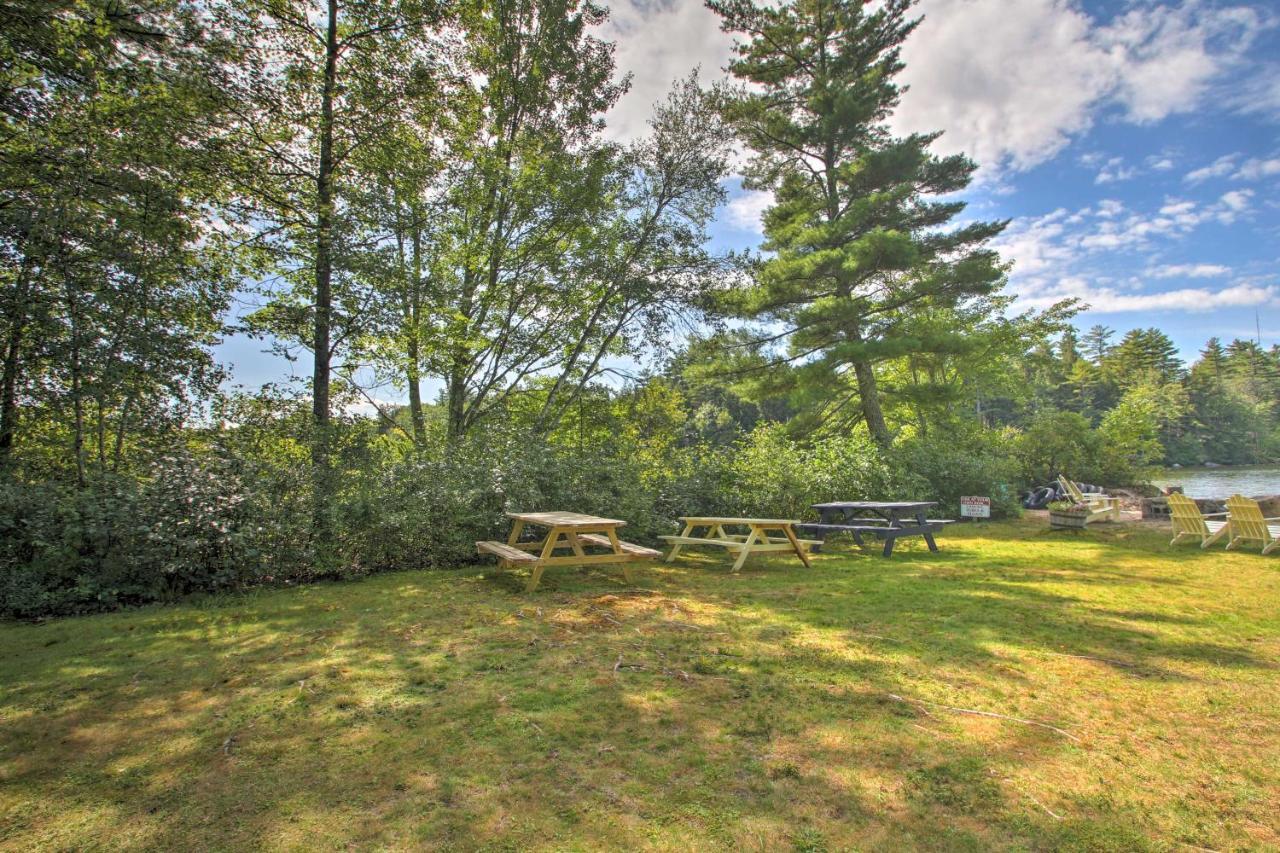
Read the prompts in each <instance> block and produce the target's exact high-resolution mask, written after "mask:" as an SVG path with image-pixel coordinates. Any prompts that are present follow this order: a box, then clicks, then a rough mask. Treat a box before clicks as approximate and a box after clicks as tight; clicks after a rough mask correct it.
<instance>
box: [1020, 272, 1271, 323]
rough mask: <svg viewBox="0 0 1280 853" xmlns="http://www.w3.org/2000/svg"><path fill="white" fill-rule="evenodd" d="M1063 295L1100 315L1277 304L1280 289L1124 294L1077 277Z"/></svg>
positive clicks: (1044, 302) (1045, 300)
mask: <svg viewBox="0 0 1280 853" xmlns="http://www.w3.org/2000/svg"><path fill="white" fill-rule="evenodd" d="M1067 284H1068V286H1067V287H1066V288H1064V295H1069V296H1075V297H1077V298H1079V299H1081V300H1082V301H1084V302H1086V303H1088V305H1089V308H1090V309H1091V310H1093V311H1097V312H1100V313H1103V314H1123V313H1132V312H1136V311H1189V312H1201V311H1212V310H1215V309H1218V308H1240V307H1249V306H1260V305H1276V304H1280V288H1277V287H1276V286H1274V285H1270V286H1266V287H1262V286H1259V285H1256V284H1236V285H1232V286H1231V287H1224V288H1222V289H1220V290H1209V289H1208V288H1203V287H1185V288H1180V289H1178V290H1166V291H1162V292H1160V293H1125V292H1122V291H1120V290H1117V289H1116V288H1114V287H1110V286H1107V285H1101V286H1091V285H1089V284H1088V283H1086V282H1083V281H1081V280H1078V279H1072V280H1071V281H1069V282H1068V283H1067ZM1056 301H1058V297H1055V296H1038V297H1031V298H1029V299H1025V300H1022V302H1023V304H1025V305H1027V306H1028V307H1032V308H1036V307H1039V308H1046V307H1048V306H1049V305H1052V304H1053V303H1054V302H1056Z"/></svg>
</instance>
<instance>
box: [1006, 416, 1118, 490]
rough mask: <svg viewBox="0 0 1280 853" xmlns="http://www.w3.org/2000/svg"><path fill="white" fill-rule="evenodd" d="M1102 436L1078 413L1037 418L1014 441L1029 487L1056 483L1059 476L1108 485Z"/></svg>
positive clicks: (1023, 474) (1016, 453)
mask: <svg viewBox="0 0 1280 853" xmlns="http://www.w3.org/2000/svg"><path fill="white" fill-rule="evenodd" d="M1102 443H1103V442H1102V436H1100V435H1099V434H1098V432H1097V431H1096V430H1095V429H1094V428H1093V427H1092V426H1091V425H1090V423H1089V421H1088V419H1087V418H1085V417H1084V416H1083V415H1080V414H1077V413H1076V412H1057V411H1048V412H1042V413H1041V414H1039V415H1036V416H1035V417H1034V418H1033V419H1032V420H1031V422H1030V423H1029V424H1028V425H1027V427H1026V429H1025V430H1024V431H1022V432H1021V433H1020V434H1019V435H1018V436H1017V438H1016V439H1015V440H1014V442H1013V451H1014V458H1015V459H1016V460H1017V462H1018V465H1019V468H1020V469H1021V473H1022V481H1023V482H1024V483H1027V484H1029V485H1045V484H1048V483H1052V482H1054V480H1055V479H1056V478H1057V477H1058V475H1059V474H1063V475H1066V476H1068V477H1070V478H1072V479H1073V480H1079V481H1081V482H1086V483H1096V482H1105V480H1106V478H1105V477H1103V476H1102V474H1103V473H1104V469H1103V462H1102V452H1103V449H1102Z"/></svg>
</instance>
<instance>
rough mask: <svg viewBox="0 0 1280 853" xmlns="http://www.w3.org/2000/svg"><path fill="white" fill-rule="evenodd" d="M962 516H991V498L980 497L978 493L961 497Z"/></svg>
mask: <svg viewBox="0 0 1280 853" xmlns="http://www.w3.org/2000/svg"><path fill="white" fill-rule="evenodd" d="M960 517H961V518H990V517H991V498H980V497H977V496H976V495H965V496H964V497H962V498H960Z"/></svg>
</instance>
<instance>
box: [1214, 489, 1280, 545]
mask: <svg viewBox="0 0 1280 853" xmlns="http://www.w3.org/2000/svg"><path fill="white" fill-rule="evenodd" d="M1227 518H1228V519H1229V520H1230V522H1231V541H1230V542H1228V543H1227V550H1231V549H1232V548H1234V547H1236V546H1237V545H1239V544H1240V543H1241V542H1259V543H1261V545H1262V553H1264V554H1270V553H1271V552H1272V551H1275V550H1277V549H1280V523H1274V524H1273V523H1272V522H1280V518H1263V517H1262V507H1260V506H1258V502H1257V501H1255V500H1250V499H1249V498H1246V497H1242V496H1240V495H1232V496H1231V497H1229V498H1227Z"/></svg>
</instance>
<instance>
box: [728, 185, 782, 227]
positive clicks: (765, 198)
mask: <svg viewBox="0 0 1280 853" xmlns="http://www.w3.org/2000/svg"><path fill="white" fill-rule="evenodd" d="M771 204H773V193H768V192H758V191H755V190H743V191H742V195H739V196H737V197H736V198H734V199H732V200H731V201H730V202H729V203H728V204H727V205H725V213H726V214H727V216H728V219H729V224H730V225H732V226H733V227H734V228H737V229H738V230H740V231H750V232H753V233H756V234H761V233H763V232H764V225H763V222H762V218H763V217H764V212H765V210H766V209H767V208H768V207H769V205H771Z"/></svg>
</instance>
